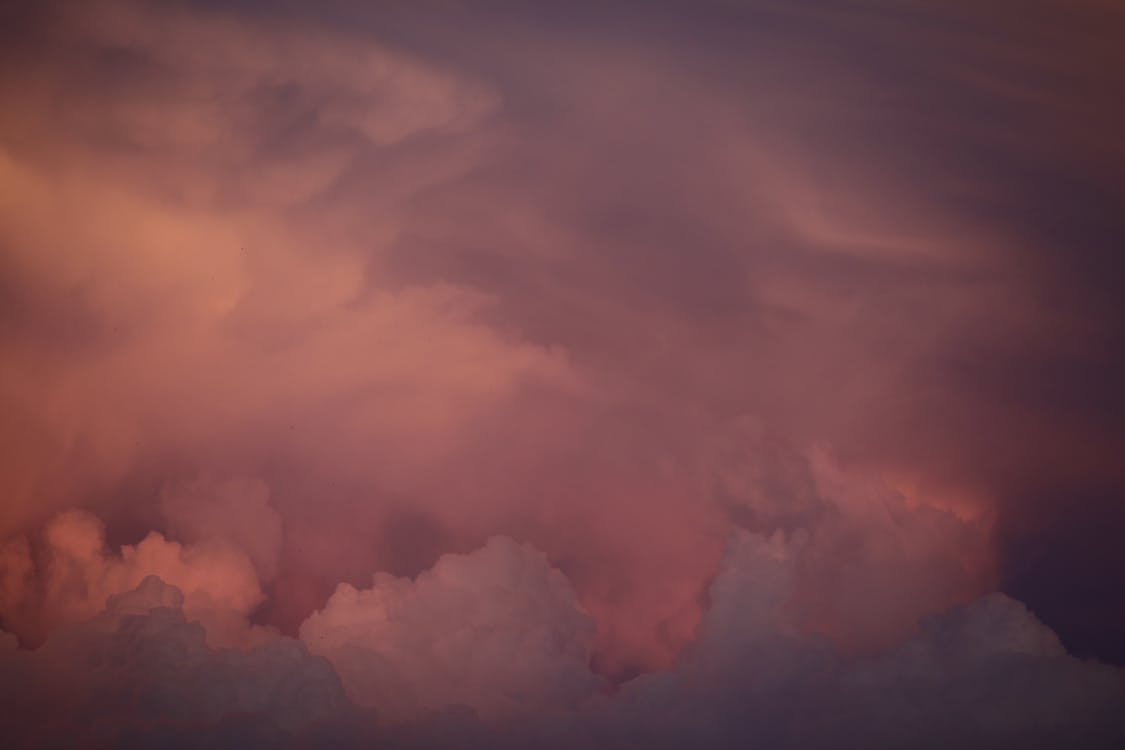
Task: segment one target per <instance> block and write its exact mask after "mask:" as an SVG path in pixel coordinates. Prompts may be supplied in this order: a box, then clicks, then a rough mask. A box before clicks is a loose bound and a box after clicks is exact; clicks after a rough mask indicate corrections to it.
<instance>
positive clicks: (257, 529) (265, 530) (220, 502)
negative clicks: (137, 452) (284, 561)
mask: <svg viewBox="0 0 1125 750" xmlns="http://www.w3.org/2000/svg"><path fill="white" fill-rule="evenodd" d="M269 499H270V489H269V487H268V486H267V485H266V483H265V482H263V481H262V480H260V479H227V480H224V481H213V480H204V479H197V480H195V481H190V482H181V483H177V484H174V485H170V486H166V487H165V488H164V490H163V492H162V493H161V496H160V508H161V511H162V513H163V514H164V517H165V518H166V519H167V522H168V532H169V533H170V534H171V535H172V536H173V537H175V538H176V539H179V540H182V541H184V542H188V543H192V544H195V543H199V542H203V541H204V540H210V541H213V542H226V543H228V544H230V545H232V546H234V547H237V548H238V549H240V550H242V551H243V552H245V553H246V554H247V556H248V557H249V558H250V560H251V561H252V562H253V563H254V568H255V570H256V571H257V574H258V578H259V580H261V581H264V582H268V581H270V580H272V579H273V577H274V576H275V575H276V573H277V565H278V559H279V557H280V555H281V543H282V518H281V515H280V514H279V513H278V512H277V511H276V510H275V509H274V508H273V506H271V505H270V501H269Z"/></svg>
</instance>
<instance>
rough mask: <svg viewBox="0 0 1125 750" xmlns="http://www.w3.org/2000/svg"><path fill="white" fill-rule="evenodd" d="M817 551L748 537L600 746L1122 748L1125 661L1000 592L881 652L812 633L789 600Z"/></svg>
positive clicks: (608, 715) (734, 545) (625, 697)
mask: <svg viewBox="0 0 1125 750" xmlns="http://www.w3.org/2000/svg"><path fill="white" fill-rule="evenodd" d="M808 553H809V548H808V539H807V536H806V535H805V534H804V533H795V534H792V535H787V534H786V533H784V532H775V533H774V534H773V535H772V536H766V535H763V534H757V533H753V532H746V531H740V532H738V533H736V534H735V535H734V537H733V538H732V540H731V543H730V546H729V547H728V550H727V554H726V558H725V560H724V565H723V569H722V572H721V573H720V575H719V577H718V578H717V579H716V581H715V583H714V585H713V586H712V590H711V594H712V600H713V605H712V607H711V609H710V610H709V611H708V613H707V614H706V616H705V618H704V620H703V622H702V624H701V626H700V633H699V638H698V640H697V641H696V642H695V643H694V644H692V645H691V646H690V647H689V648H688V649H687V650H685V652H684V653H683V655H682V658H681V659H680V661H679V662H678V663H677V665H676V666H675V667H674V668H673V669H672V670H670V671H668V672H665V673H657V674H652V675H646V676H643V677H640V678H637V679H636V680H634V681H632V682H631V683H628V684H626V685H625V686H624V687H623V689H622V691H621V693H620V694H619V695H618V696H617V697H615V699H614V700H613V702H611V703H609V704H607V705H605V706H602V707H601V708H600V710H599V711H596V712H594V713H593V714H592V715H591V718H590V725H591V726H593V727H596V729H594V730H593V735H592V736H593V737H600V738H601V739H600V740H595V741H594V742H595V743H597V742H604V743H606V744H609V743H608V742H606V741H607V739H608V738H614V737H616V738H622V737H640V738H644V740H643V741H645V742H649V743H651V744H650V746H653V747H688V746H690V747H715V748H722V747H738V746H743V745H746V744H753V743H763V744H766V745H768V746H770V747H779V748H798V747H801V748H804V747H807V748H851V747H901V746H904V745H910V746H915V747H926V748H930V747H932V748H948V747H970V748H992V747H1002V746H1019V747H1036V748H1039V747H1042V748H1053V747H1062V746H1071V745H1073V746H1081V747H1091V748H1103V747H1104V748H1111V747H1116V746H1117V745H1118V744H1119V743H1120V742H1121V740H1122V739H1123V738H1125V720H1123V719H1122V715H1121V708H1122V706H1125V670H1121V669H1119V668H1115V667H1111V666H1107V665H1103V664H1099V663H1097V662H1091V661H1083V660H1080V659H1077V658H1074V657H1072V656H1070V655H1068V654H1067V653H1066V650H1065V649H1064V648H1063V647H1062V646H1061V644H1060V643H1059V641H1058V638H1057V637H1056V636H1055V634H1054V633H1053V632H1051V630H1050V629H1049V628H1047V627H1045V626H1044V625H1043V624H1042V623H1041V622H1040V621H1039V620H1038V619H1036V618H1035V616H1034V615H1032V614H1031V613H1030V612H1029V611H1028V610H1027V608H1026V607H1025V606H1024V605H1022V604H1021V603H1019V602H1017V601H1014V600H1012V599H1011V598H1009V597H1007V596H1005V595H1003V594H998V593H995V594H989V595H987V596H984V597H982V598H979V599H976V600H974V601H972V602H971V603H968V604H967V605H964V606H962V607H957V608H954V609H952V610H950V611H948V612H946V613H944V614H939V615H932V616H930V617H928V618H926V620H925V621H924V622H923V623H922V627H921V630H920V632H919V633H918V634H917V635H916V636H915V637H913V638H911V639H910V640H908V641H907V642H905V643H904V644H902V645H901V646H898V647H896V648H893V649H889V650H886V651H883V652H881V653H879V654H875V655H869V656H863V657H858V658H856V657H848V656H847V655H845V654H842V653H841V652H840V651H839V650H838V649H836V648H834V647H833V645H832V644H831V642H829V641H827V640H824V639H822V638H818V637H816V636H815V635H808V634H804V633H802V630H801V628H800V626H799V625H798V624H797V623H796V622H794V621H793V619H792V615H791V612H790V610H789V608H788V606H787V603H788V600H789V598H790V597H791V596H792V595H793V593H794V589H795V583H796V581H797V578H798V572H799V568H800V566H801V564H802V558H803V557H804V556H806V555H807V554H808Z"/></svg>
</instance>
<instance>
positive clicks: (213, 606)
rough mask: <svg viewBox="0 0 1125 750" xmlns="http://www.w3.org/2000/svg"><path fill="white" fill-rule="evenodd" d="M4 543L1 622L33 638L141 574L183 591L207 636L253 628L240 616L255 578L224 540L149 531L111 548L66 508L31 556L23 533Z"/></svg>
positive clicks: (255, 594)
mask: <svg viewBox="0 0 1125 750" xmlns="http://www.w3.org/2000/svg"><path fill="white" fill-rule="evenodd" d="M4 550H5V551H4V553H3V554H4V558H5V560H6V561H7V562H8V565H7V566H6V573H5V579H4V583H5V589H4V598H5V603H6V604H8V605H9V606H10V607H11V608H10V609H7V608H6V609H5V610H4V611H3V615H4V617H5V621H6V624H7V627H8V628H9V629H11V630H15V631H17V632H21V633H22V634H23V635H25V636H26V637H28V638H31V639H33V640H35V639H38V638H42V636H43V635H44V634H45V633H46V632H47V631H49V630H52V629H54V628H57V627H60V626H65V625H72V624H75V623H79V622H82V621H84V620H86V619H88V618H89V617H92V616H93V615H95V614H97V613H98V612H100V611H102V608H103V607H105V606H106V601H107V600H108V599H109V598H111V597H112V596H115V595H118V594H122V593H124V592H127V591H129V590H131V589H133V588H134V587H135V586H137V585H138V584H139V583H140V582H141V581H143V580H145V579H146V578H148V577H149V576H159V577H160V578H161V579H162V580H164V581H167V582H169V583H170V584H171V585H173V586H176V587H177V588H178V590H179V591H182V592H183V594H182V596H183V598H184V607H185V609H186V611H187V612H188V613H189V614H190V615H191V616H192V617H193V618H195V619H199V620H201V621H202V622H204V623H205V624H206V627H207V635H208V638H209V640H210V642H211V643H213V644H224V645H229V644H232V643H240V642H243V641H245V640H247V639H253V638H255V637H257V636H258V635H259V633H258V632H257V631H256V630H253V629H251V628H250V626H249V625H248V623H247V620H246V618H247V616H248V615H249V614H250V613H251V612H252V611H253V610H254V608H255V607H257V606H258V605H259V604H261V602H262V601H263V598H264V595H263V593H262V589H261V586H260V585H259V582H258V578H257V575H256V574H255V572H254V566H253V564H252V563H251V561H250V559H249V558H248V557H247V555H246V553H244V552H243V551H242V550H241V549H240V548H238V547H234V546H232V545H230V544H228V543H224V542H222V541H204V542H201V543H200V544H198V545H183V544H180V543H179V542H175V541H170V540H168V539H166V538H165V537H164V536H163V535H162V534H160V533H159V532H155V531H154V532H151V533H149V534H148V535H146V536H145V538H144V539H142V540H141V541H140V542H138V543H137V544H135V545H129V544H127V545H123V546H122V547H121V548H120V550H119V551H117V552H116V553H114V552H110V551H108V550H107V549H106V542H105V529H104V526H103V525H102V522H101V521H100V520H99V519H98V518H97V517H96V516H94V515H92V514H90V513H88V512H85V511H67V512H65V513H61V514H59V515H58V516H56V517H55V518H53V519H52V520H51V522H50V523H49V524H47V526H46V528H45V529H44V531H43V546H42V550H41V551H40V553H39V555H38V560H37V561H36V560H34V559H33V557H32V553H31V547H30V545H28V544H27V541H26V540H25V539H20V538H17V539H15V540H13V541H11V542H9V543H8V544H6V545H5V548H4ZM36 562H38V565H36ZM9 620H10V622H8V621H9Z"/></svg>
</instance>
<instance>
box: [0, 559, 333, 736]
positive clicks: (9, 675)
mask: <svg viewBox="0 0 1125 750" xmlns="http://www.w3.org/2000/svg"><path fill="white" fill-rule="evenodd" d="M184 601H185V599H184V596H183V594H182V593H180V591H179V589H177V588H175V587H174V586H169V585H168V584H165V583H164V582H163V581H161V580H160V579H159V578H157V577H155V576H149V577H146V578H145V579H144V580H142V581H141V582H140V584H139V585H138V586H137V587H136V588H135V589H132V590H130V591H126V592H123V593H120V594H115V595H114V596H111V597H110V598H109V601H108V602H107V603H106V607H105V609H104V610H103V611H101V612H99V613H98V614H97V615H96V616H95V617H93V618H92V619H89V620H87V621H85V622H82V623H79V624H75V625H70V626H67V627H65V628H63V629H61V630H59V631H57V632H55V633H53V634H52V635H51V637H50V638H49V639H48V640H47V642H46V643H45V644H44V645H43V646H41V647H40V648H38V649H36V650H35V651H30V652H27V651H17V650H15V649H12V648H8V649H5V650H3V651H2V652H0V659H3V661H4V666H5V669H4V671H3V676H2V677H0V689H2V690H3V696H4V705H3V713H2V714H0V725H2V726H3V727H4V732H5V736H6V737H8V738H9V741H11V742H13V743H15V745H16V746H29V747H44V746H60V745H66V746H83V747H110V746H114V747H116V746H119V743H122V742H124V744H126V745H129V744H132V743H137V744H144V745H146V746H150V745H154V744H158V743H153V742H151V741H147V742H141V741H140V740H142V739H143V738H145V736H146V735H155V737H156V738H157V739H159V738H160V737H161V736H162V735H163V734H164V733H165V732H166V731H167V728H169V727H184V728H187V727H191V728H193V729H194V730H195V731H200V730H201V729H204V728H208V727H209V728H211V729H212V731H213V732H214V733H216V734H219V735H222V734H231V732H230V729H229V725H230V724H231V723H233V724H234V728H235V729H237V728H238V727H239V724H240V723H247V724H250V725H251V726H254V725H255V723H256V724H257V730H258V731H259V732H261V733H263V734H264V736H275V737H276V736H277V735H280V736H281V737H286V736H290V735H291V734H292V733H294V732H297V731H299V730H301V729H303V728H305V727H308V726H309V725H311V724H313V723H315V722H323V721H326V720H329V719H336V718H338V717H339V716H340V715H341V714H344V713H346V712H347V711H348V710H350V709H351V707H350V706H349V704H348V702H347V699H346V697H345V696H344V692H343V688H342V686H341V685H340V681H339V678H338V677H337V676H336V674H335V673H334V672H333V671H332V668H331V666H330V665H329V664H328V663H327V662H326V661H324V660H323V659H321V658H319V657H316V656H312V655H310V654H309V653H308V651H306V650H305V648H304V647H303V646H302V645H301V644H300V642H298V641H295V640H293V639H275V640H271V641H270V642H268V643H265V644H262V645H259V646H256V647H255V648H252V649H250V650H248V651H232V650H222V649H218V650H216V649H214V648H212V647H210V646H209V645H208V644H207V642H206V639H205V635H204V630H203V628H202V626H200V624H199V623H198V622H191V621H188V620H187V619H185V614H184V610H183V604H184ZM48 716H50V717H51V720H50V721H44V720H43V719H45V718H46V717H48ZM224 729H225V730H226V731H221V730H224ZM234 736H235V737H237V736H238V735H237V734H235V735H234Z"/></svg>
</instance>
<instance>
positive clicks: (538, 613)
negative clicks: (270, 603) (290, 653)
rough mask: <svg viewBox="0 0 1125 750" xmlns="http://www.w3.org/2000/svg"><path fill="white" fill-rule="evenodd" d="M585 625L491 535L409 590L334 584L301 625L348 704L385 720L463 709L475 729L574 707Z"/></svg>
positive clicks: (589, 689)
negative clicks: (477, 718)
mask: <svg viewBox="0 0 1125 750" xmlns="http://www.w3.org/2000/svg"><path fill="white" fill-rule="evenodd" d="M593 635H594V624H593V621H592V620H591V619H590V618H589V616H588V615H587V614H586V613H585V612H583V611H582V609H581V608H580V607H579V605H578V603H577V601H576V600H575V598H574V593H573V592H572V590H571V588H570V584H569V582H568V581H567V580H566V578H565V577H564V576H563V575H562V574H561V573H559V571H557V570H556V569H554V568H552V567H551V566H550V565H549V563H548V562H547V560H546V559H545V558H544V557H543V555H542V553H540V552H538V551H536V550H535V549H533V548H531V547H529V546H527V545H520V544H518V543H516V542H514V541H512V540H511V539H508V538H505V537H494V538H492V539H490V540H489V541H488V543H487V544H485V546H484V547H482V548H480V549H479V550H476V551H475V552H472V553H470V554H467V555H446V556H444V557H442V558H441V559H439V560H438V561H437V562H436V563H435V564H434V566H433V568H431V569H430V570H428V571H426V572H424V573H422V574H421V575H419V576H418V578H417V579H415V580H413V581H411V580H408V579H403V578H395V577H393V576H389V575H386V574H376V576H375V582H374V585H373V586H372V587H371V588H369V589H363V590H357V589H356V588H354V587H353V586H350V585H348V584H341V585H340V586H339V587H338V588H337V589H336V592H335V593H334V594H333V595H332V597H331V598H330V599H329V600H328V603H327V604H326V605H325V607H324V608H323V609H322V610H320V611H318V612H314V613H313V614H312V615H310V616H309V618H308V619H307V620H306V621H305V622H304V623H303V624H302V625H301V630H300V637H301V640H302V641H304V642H305V644H306V645H307V646H308V648H309V650H310V651H312V652H313V653H316V654H322V655H324V656H326V657H327V658H328V659H329V661H331V662H332V663H333V665H335V667H336V669H337V671H338V672H339V673H340V675H341V678H342V679H343V681H344V685H345V687H346V688H347V690H348V694H349V695H350V696H351V697H352V698H353V699H354V700H355V701H356V702H357V703H359V704H361V705H366V706H371V707H373V708H376V709H377V710H378V711H379V713H380V716H381V717H383V718H385V719H387V720H388V721H403V720H406V719H413V718H417V717H418V716H420V715H423V714H425V713H428V712H434V711H436V710H438V709H441V708H444V707H447V706H454V705H464V706H468V707H470V708H472V709H474V710H475V711H476V712H478V713H479V714H480V715H481V716H482V717H484V718H485V719H502V718H512V717H517V716H534V715H539V714H542V713H544V712H550V711H559V710H563V709H567V708H572V707H574V706H575V705H576V704H577V703H578V702H579V701H580V700H581V699H583V698H585V697H587V696H589V695H590V694H591V693H593V692H594V691H595V690H596V689H597V687H598V685H599V680H598V678H597V677H596V676H595V675H594V674H593V673H592V672H590V670H589V660H590V649H591V645H592V642H593Z"/></svg>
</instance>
